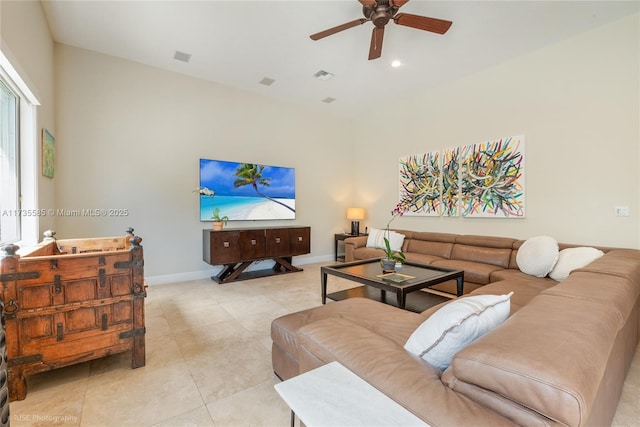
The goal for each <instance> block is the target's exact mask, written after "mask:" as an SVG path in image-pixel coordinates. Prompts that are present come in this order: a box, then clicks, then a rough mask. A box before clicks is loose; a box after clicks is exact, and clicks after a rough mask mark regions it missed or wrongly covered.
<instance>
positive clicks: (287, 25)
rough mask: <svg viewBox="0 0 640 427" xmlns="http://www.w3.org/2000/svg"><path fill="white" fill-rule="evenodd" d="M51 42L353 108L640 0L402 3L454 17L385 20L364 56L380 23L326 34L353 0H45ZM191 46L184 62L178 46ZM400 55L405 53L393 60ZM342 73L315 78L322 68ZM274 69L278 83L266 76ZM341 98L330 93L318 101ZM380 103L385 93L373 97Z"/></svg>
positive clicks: (349, 15)
mask: <svg viewBox="0 0 640 427" xmlns="http://www.w3.org/2000/svg"><path fill="white" fill-rule="evenodd" d="M42 3H43V7H44V10H45V14H46V16H47V20H48V21H49V25H50V28H51V32H52V34H53V38H54V39H55V41H57V42H60V43H64V44H68V45H71V46H77V47H80V48H84V49H89V50H93V51H97V52H101V53H104V54H108V55H113V56H116V57H121V58H125V59H129V60H132V61H136V62H140V63H143V64H147V65H151V66H154V67H158V68H162V69H166V70H171V71H174V72H178V73H183V74H187V75H190V76H194V77H199V78H202V79H205V80H210V81H213V82H217V83H221V84H224V85H228V86H232V87H235V88H238V89H242V90H246V91H250V92H254V93H259V94H263V95H266V96H270V97H275V98H278V99H282V100H287V101H289V102H293V103H296V104H302V105H307V106H312V107H314V108H319V109H322V110H326V111H331V112H334V113H335V114H339V115H343V116H347V117H354V116H362V115H364V114H370V115H372V116H374V115H375V114H376V104H374V102H376V101H380V100H384V99H385V98H389V97H391V98H393V97H402V96H406V95H407V94H410V93H411V92H414V91H416V90H423V89H425V88H428V87H430V86H433V85H437V84H441V83H443V82H446V81H448V80H452V79H456V78H459V77H461V76H464V75H468V74H471V73H474V72H477V71H479V70H481V69H484V68H487V67H489V66H491V65H493V64H497V63H499V62H502V61H505V60H507V59H509V58H512V57H515V56H518V55H522V54H524V53H526V52H529V51H532V50H535V49H539V48H541V47H543V46H546V45H549V44H552V43H555V42H557V41H559V40H562V39H565V38H568V37H571V36H572V35H574V34H577V33H580V32H583V31H586V30H588V29H591V28H594V27H597V26H600V25H603V24H605V23H607V22H610V21H613V20H616V19H619V18H621V17H623V16H626V15H629V14H632V13H635V12H637V11H638V10H639V6H640V2H638V1H621V2H617V1H598V2H586V1H576V0H574V1H548V2H545V1H495V2H494V1H421V0H411V1H409V2H408V3H407V4H405V5H404V6H403V7H402V9H401V10H400V11H401V12H404V13H412V14H416V15H424V16H430V17H434V18H440V19H446V20H450V21H453V25H452V26H451V29H450V30H449V32H448V33H446V34H445V35H437V34H433V33H429V32H425V31H420V30H416V29H413V28H409V27H403V26H400V25H396V24H395V23H393V22H389V24H387V27H386V31H385V38H384V43H383V49H382V57H381V58H379V59H376V60H373V61H369V60H367V55H368V52H369V42H370V38H371V31H372V29H373V24H371V22H366V23H365V24H364V25H361V26H357V27H354V28H351V29H348V30H346V31H343V32H340V33H337V34H334V35H332V36H330V37H327V38H325V39H322V40H319V41H312V40H311V39H310V38H309V35H310V34H313V33H316V32H319V31H322V30H325V29H327V28H330V27H333V26H336V25H339V24H343V23H345V22H348V21H352V20H354V19H358V18H361V17H362V16H363V15H362V6H361V4H360V3H358V1H357V0H348V1H346V0H325V1H310V0H292V1H273V0H262V1H241V0H234V1H218V0H215V1H214V0H209V1H184V0H183V1H113V0H111V1H81V0H74V1H69V0H64V1H62V0H46V1H45V0H43V1H42ZM177 50H178V51H182V52H186V53H189V54H191V55H192V57H191V61H190V62H189V63H184V62H180V61H177V60H175V59H173V56H174V53H175V51H177ZM394 59H399V60H400V61H402V63H403V64H404V65H403V66H402V67H400V68H392V67H391V65H390V63H391V61H392V60H394ZM321 69H322V70H326V71H329V72H331V73H333V74H335V77H334V78H333V79H331V80H328V81H320V80H317V79H315V78H314V77H313V75H314V74H315V73H316V72H317V71H319V70H321ZM263 77H268V78H272V79H275V80H276V82H275V83H274V84H273V85H271V86H264V85H261V84H259V81H260V80H261V79H262V78H263ZM327 97H333V98H336V101H335V102H333V103H331V104H326V103H322V102H321V101H322V100H323V99H325V98H327ZM378 105H380V104H378Z"/></svg>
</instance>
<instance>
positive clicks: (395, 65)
mask: <svg viewBox="0 0 640 427" xmlns="http://www.w3.org/2000/svg"><path fill="white" fill-rule="evenodd" d="M401 65H402V62H400V60H399V59H396V60H394V61H393V62H391V66H392V67H393V68H398V67H399V66H401Z"/></svg>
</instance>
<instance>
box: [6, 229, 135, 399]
mask: <svg viewBox="0 0 640 427" xmlns="http://www.w3.org/2000/svg"><path fill="white" fill-rule="evenodd" d="M128 231H129V232H130V234H128V235H127V236H125V237H108V238H98V239H73V240H57V241H56V240H54V239H53V238H52V237H49V238H45V240H44V241H43V243H42V244H40V245H39V247H38V248H36V249H35V250H33V251H31V252H29V253H25V254H22V255H18V254H16V250H17V249H18V247H17V246H15V245H7V246H4V247H3V248H2V253H0V283H1V289H0V296H1V297H2V301H3V302H4V306H5V307H4V308H5V328H6V342H7V358H8V367H9V396H10V399H11V400H22V399H24V398H25V397H26V394H27V389H26V377H27V376H29V375H33V374H35V373H38V372H43V371H47V370H51V369H56V368H60V367H63V366H68V365H73V364H76V363H80V362H84V361H88V360H93V359H97V358H101V357H104V356H107V355H110V354H114V353H120V352H124V351H131V366H132V368H137V367H140V366H144V364H145V326H144V298H145V296H146V290H145V284H144V258H143V250H142V246H141V245H140V242H141V241H142V239H141V238H140V237H137V236H134V235H133V234H132V232H133V230H132V229H129V230H128Z"/></svg>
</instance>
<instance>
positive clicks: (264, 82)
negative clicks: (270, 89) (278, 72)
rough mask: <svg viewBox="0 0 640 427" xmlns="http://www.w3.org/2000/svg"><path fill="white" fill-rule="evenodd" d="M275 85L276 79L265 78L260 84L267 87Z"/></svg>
mask: <svg viewBox="0 0 640 427" xmlns="http://www.w3.org/2000/svg"><path fill="white" fill-rule="evenodd" d="M274 83H275V79H270V78H269V77H265V78H263V79H262V80H260V84H261V85H265V86H271V85H272V84H274Z"/></svg>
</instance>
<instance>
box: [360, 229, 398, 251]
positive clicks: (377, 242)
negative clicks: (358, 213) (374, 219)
mask: <svg viewBox="0 0 640 427" xmlns="http://www.w3.org/2000/svg"><path fill="white" fill-rule="evenodd" d="M385 237H386V238H387V239H389V246H390V247H391V250H392V251H399V250H401V249H402V244H403V243H404V234H400V233H396V232H395V231H392V230H386V229H385V230H379V229H377V228H372V229H371V230H370V231H369V237H367V247H368V248H384V247H385V244H384V238H385Z"/></svg>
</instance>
